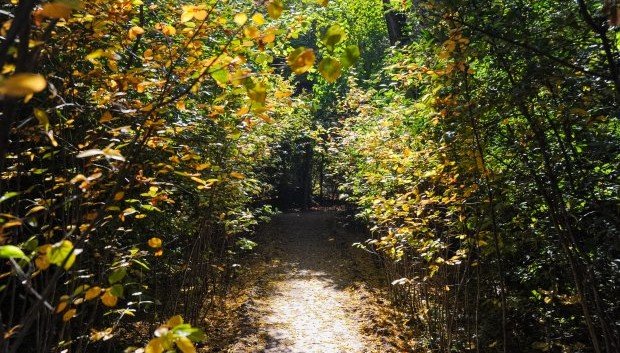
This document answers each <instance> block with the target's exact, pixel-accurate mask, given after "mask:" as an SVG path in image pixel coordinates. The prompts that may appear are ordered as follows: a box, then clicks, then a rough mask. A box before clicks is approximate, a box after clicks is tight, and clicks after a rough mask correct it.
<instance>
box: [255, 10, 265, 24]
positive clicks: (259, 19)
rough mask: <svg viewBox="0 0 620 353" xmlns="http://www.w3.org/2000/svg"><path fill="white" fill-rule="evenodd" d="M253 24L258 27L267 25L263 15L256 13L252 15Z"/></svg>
mask: <svg viewBox="0 0 620 353" xmlns="http://www.w3.org/2000/svg"><path fill="white" fill-rule="evenodd" d="M252 22H253V23H254V24H255V25H257V26H262V25H264V24H265V17H264V16H263V14H261V13H255V14H254V15H252Z"/></svg>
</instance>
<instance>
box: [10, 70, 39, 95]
mask: <svg viewBox="0 0 620 353" xmlns="http://www.w3.org/2000/svg"><path fill="white" fill-rule="evenodd" d="M45 87H47V81H46V80H45V78H44V77H43V76H41V75H39V74H32V73H19V74H15V75H13V76H11V77H9V78H7V79H6V80H4V81H2V82H1V83H0V94H3V95H5V96H9V97H26V96H29V95H31V94H34V93H37V92H41V91H43V90H44V89H45Z"/></svg>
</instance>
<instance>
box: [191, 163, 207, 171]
mask: <svg viewBox="0 0 620 353" xmlns="http://www.w3.org/2000/svg"><path fill="white" fill-rule="evenodd" d="M210 166H211V164H210V163H201V164H196V165H195V166H194V169H196V170H197V171H201V170H205V169H207V168H209V167H210Z"/></svg>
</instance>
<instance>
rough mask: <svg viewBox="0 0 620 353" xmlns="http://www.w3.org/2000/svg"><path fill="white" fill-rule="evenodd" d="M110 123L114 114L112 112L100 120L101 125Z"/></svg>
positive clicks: (105, 114)
mask: <svg viewBox="0 0 620 353" xmlns="http://www.w3.org/2000/svg"><path fill="white" fill-rule="evenodd" d="M108 121H112V114H111V113H110V112H105V113H103V115H102V116H101V119H99V122H100V123H107V122H108Z"/></svg>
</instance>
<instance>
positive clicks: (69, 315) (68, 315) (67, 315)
mask: <svg viewBox="0 0 620 353" xmlns="http://www.w3.org/2000/svg"><path fill="white" fill-rule="evenodd" d="M76 312H77V310H75V309H70V310H67V312H66V313H65V314H64V315H63V316H62V321H64V322H67V321H69V320H71V319H72V318H73V317H74V316H75V313H76Z"/></svg>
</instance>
